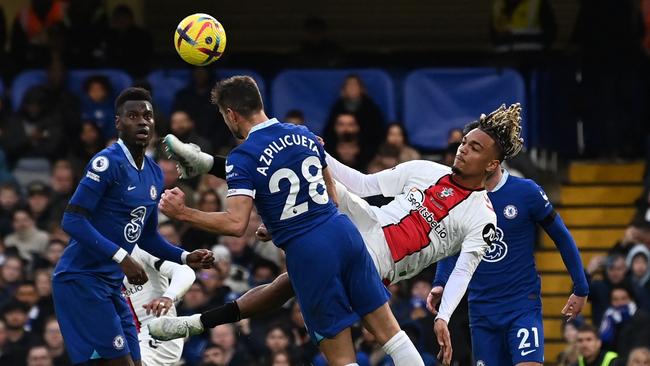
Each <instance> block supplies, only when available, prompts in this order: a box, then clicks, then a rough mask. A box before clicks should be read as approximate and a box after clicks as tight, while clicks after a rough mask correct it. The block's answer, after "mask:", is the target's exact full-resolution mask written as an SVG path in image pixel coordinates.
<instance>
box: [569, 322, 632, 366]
mask: <svg viewBox="0 0 650 366" xmlns="http://www.w3.org/2000/svg"><path fill="white" fill-rule="evenodd" d="M578 351H579V352H580V356H578V362H577V363H575V364H574V365H575V366H623V363H622V362H621V361H620V360H619V359H618V355H617V354H616V353H615V352H608V351H607V350H605V349H603V348H602V342H601V340H600V338H599V337H598V331H597V330H596V328H594V327H593V326H591V325H583V326H581V327H580V328H579V329H578Z"/></svg>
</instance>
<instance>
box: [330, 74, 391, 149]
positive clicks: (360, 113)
mask: <svg viewBox="0 0 650 366" xmlns="http://www.w3.org/2000/svg"><path fill="white" fill-rule="evenodd" d="M342 114H351V115H353V116H354V118H355V119H356V121H357V123H358V125H359V128H360V129H361V130H362V131H363V136H362V138H361V139H360V140H359V143H360V145H361V148H362V149H363V150H364V151H367V153H368V154H370V156H372V155H374V153H375V152H376V151H377V147H378V146H379V145H380V144H381V143H382V141H384V138H385V131H386V127H385V124H384V121H385V118H384V115H383V114H382V112H381V110H380V109H379V107H378V106H377V104H375V102H374V101H373V100H372V99H371V98H370V96H368V92H367V90H366V87H365V85H364V84H363V81H362V80H361V78H359V76H357V75H348V76H347V77H346V78H345V81H344V82H343V86H342V88H341V95H340V97H339V99H337V100H336V102H334V105H333V106H332V108H331V109H330V113H329V118H328V122H327V125H326V126H325V129H324V138H325V141H326V142H328V143H331V142H335V143H337V142H339V141H338V140H334V139H333V138H336V137H339V136H340V135H339V134H338V133H337V132H336V124H337V120H338V118H339V116H340V115H342Z"/></svg>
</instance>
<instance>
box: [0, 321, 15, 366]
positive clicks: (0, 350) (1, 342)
mask: <svg viewBox="0 0 650 366" xmlns="http://www.w3.org/2000/svg"><path fill="white" fill-rule="evenodd" d="M8 343H9V339H8V335H7V326H6V325H5V321H4V320H2V319H0V365H12V364H13V355H12V354H9V353H8V352H7V344H8Z"/></svg>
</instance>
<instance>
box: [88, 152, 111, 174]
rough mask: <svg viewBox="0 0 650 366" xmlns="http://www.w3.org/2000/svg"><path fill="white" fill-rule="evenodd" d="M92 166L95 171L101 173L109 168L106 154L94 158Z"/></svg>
mask: <svg viewBox="0 0 650 366" xmlns="http://www.w3.org/2000/svg"><path fill="white" fill-rule="evenodd" d="M90 166H91V167H92V168H93V170H94V171H96V172H98V173H101V172H103V171H105V170H106V169H108V158H107V157H105V156H98V157H96V158H95V159H93V161H92V163H90Z"/></svg>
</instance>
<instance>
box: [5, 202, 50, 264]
mask: <svg viewBox="0 0 650 366" xmlns="http://www.w3.org/2000/svg"><path fill="white" fill-rule="evenodd" d="M13 228H14V232H13V233H11V234H9V235H7V238H6V239H5V245H6V246H7V248H10V247H15V248H16V249H17V250H18V254H19V255H20V256H21V257H22V258H23V259H24V260H26V261H28V262H32V261H33V260H34V257H35V256H36V255H38V254H39V253H43V252H44V251H45V248H46V247H47V243H48V242H49V240H50V239H49V236H48V235H47V232H45V231H43V230H40V229H39V228H37V227H36V222H35V221H34V216H33V215H32V213H31V212H30V211H29V209H27V208H18V209H16V210H15V211H14V216H13Z"/></svg>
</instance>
